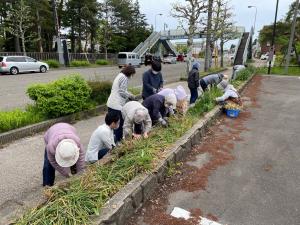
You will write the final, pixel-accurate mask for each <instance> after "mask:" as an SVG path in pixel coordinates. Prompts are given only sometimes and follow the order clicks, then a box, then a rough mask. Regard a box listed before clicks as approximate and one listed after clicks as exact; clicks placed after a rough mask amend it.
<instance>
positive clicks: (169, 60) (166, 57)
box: [162, 55, 176, 64]
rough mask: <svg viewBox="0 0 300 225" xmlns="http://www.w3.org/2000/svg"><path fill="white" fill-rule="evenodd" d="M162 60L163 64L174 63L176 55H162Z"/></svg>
mask: <svg viewBox="0 0 300 225" xmlns="http://www.w3.org/2000/svg"><path fill="white" fill-rule="evenodd" d="M162 62H163V64H166V63H168V64H176V57H175V56H173V55H164V57H163V59H162Z"/></svg>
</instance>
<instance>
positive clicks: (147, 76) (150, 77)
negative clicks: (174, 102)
mask: <svg viewBox="0 0 300 225" xmlns="http://www.w3.org/2000/svg"><path fill="white" fill-rule="evenodd" d="M160 71H161V63H160V62H158V61H156V60H153V61H152V63H151V69H149V70H148V71H146V72H145V73H144V74H143V92H142V97H143V99H146V98H147V97H149V96H151V95H154V94H156V93H158V92H159V91H160V90H161V89H162V88H163V83H164V81H163V78H162V74H161V72H160Z"/></svg>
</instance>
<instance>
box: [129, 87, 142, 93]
mask: <svg viewBox="0 0 300 225" xmlns="http://www.w3.org/2000/svg"><path fill="white" fill-rule="evenodd" d="M128 91H129V92H130V93H131V94H133V95H140V94H141V92H142V88H140V87H131V88H128Z"/></svg>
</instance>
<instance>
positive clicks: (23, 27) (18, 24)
mask: <svg viewBox="0 0 300 225" xmlns="http://www.w3.org/2000/svg"><path fill="white" fill-rule="evenodd" d="M31 21H32V18H31V15H30V7H29V6H28V5H26V4H25V0H16V1H15V4H14V7H13V8H12V9H11V11H10V14H9V15H8V19H7V25H8V26H7V27H6V30H7V31H8V32H9V33H11V34H12V35H14V36H15V37H16V38H20V39H21V42H22V51H23V53H24V55H26V47H25V42H26V40H27V39H29V37H30V36H27V31H28V30H29V28H30V27H31V26H32V23H31Z"/></svg>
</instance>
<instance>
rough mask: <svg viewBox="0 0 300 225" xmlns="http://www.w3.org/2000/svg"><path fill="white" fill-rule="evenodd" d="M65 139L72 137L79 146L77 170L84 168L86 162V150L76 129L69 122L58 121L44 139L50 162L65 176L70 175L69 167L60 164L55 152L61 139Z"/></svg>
mask: <svg viewBox="0 0 300 225" xmlns="http://www.w3.org/2000/svg"><path fill="white" fill-rule="evenodd" d="M63 139H72V140H73V141H75V143H76V144H77V146H78V148H79V158H78V160H77V162H76V169H77V172H79V171H81V170H83V168H84V165H85V162H84V150H83V147H82V145H81V143H80V139H79V137H78V135H77V134H76V129H75V128H74V127H73V126H71V125H70V124H67V123H57V124H55V125H53V126H52V127H50V128H49V129H48V130H47V132H46V134H45V136H44V141H45V145H46V151H47V156H48V159H49V162H50V163H51V165H52V166H53V167H54V169H55V170H57V171H58V172H59V173H61V174H62V175H63V176H66V177H67V176H68V175H69V172H70V170H69V168H64V167H61V166H60V165H58V163H57V162H56V159H55V153H56V147H57V145H58V144H59V142H60V141H62V140H63Z"/></svg>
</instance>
